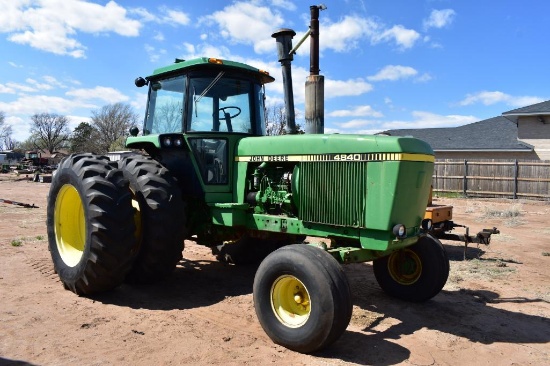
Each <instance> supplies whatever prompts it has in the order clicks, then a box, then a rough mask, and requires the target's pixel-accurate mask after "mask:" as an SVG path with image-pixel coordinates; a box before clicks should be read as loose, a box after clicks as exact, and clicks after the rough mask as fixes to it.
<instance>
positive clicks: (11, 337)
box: [0, 175, 550, 366]
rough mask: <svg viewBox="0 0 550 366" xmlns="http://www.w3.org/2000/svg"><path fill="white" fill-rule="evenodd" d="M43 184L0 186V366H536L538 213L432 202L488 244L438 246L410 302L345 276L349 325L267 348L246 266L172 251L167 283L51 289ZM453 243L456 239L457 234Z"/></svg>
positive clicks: (548, 314)
mask: <svg viewBox="0 0 550 366" xmlns="http://www.w3.org/2000/svg"><path fill="white" fill-rule="evenodd" d="M48 190H49V184H48V183H33V182H30V181H28V180H24V179H20V180H17V179H15V178H14V177H13V176H6V175H4V176H0V198H1V199H10V200H13V201H19V202H22V203H28V204H35V205H36V206H38V207H39V208H25V207H21V206H16V205H12V204H6V203H0V365H20V364H33V365H76V364H79V365H179V364H224V365H241V364H254V365H257V364H269V363H271V364H289V365H290V364H291V365H293V366H297V365H345V364H361V365H371V364H378V365H395V364H402V365H472V364H491V365H543V364H550V358H549V353H550V346H549V345H550V319H549V318H550V239H549V236H550V224H549V219H548V217H549V216H550V204H549V203H547V202H533V201H508V200H466V199H440V200H437V201H436V202H435V203H438V204H453V205H454V206H455V210H454V215H455V222H459V223H462V224H465V225H469V226H470V227H471V230H472V232H477V231H478V230H481V229H482V228H483V227H493V226H496V227H498V228H499V229H500V230H501V234H500V235H496V236H494V238H493V241H492V243H491V245H490V246H488V247H486V246H482V247H480V248H477V247H476V246H475V245H473V246H471V247H470V248H469V249H468V253H467V254H468V256H469V258H473V259H470V260H467V261H463V260H462V252H463V246H462V245H461V243H458V242H445V243H444V244H445V247H446V249H447V252H448V255H449V257H450V259H451V274H450V278H449V281H448V282H447V285H446V286H445V288H444V290H443V291H442V292H441V293H440V294H439V295H437V296H436V297H435V298H434V299H432V300H430V301H429V302H427V303H424V304H411V303H406V302H403V301H398V300H395V299H392V298H389V297H388V296H386V295H385V294H384V293H383V292H382V291H381V290H380V289H379V287H378V285H377V284H376V280H375V279H374V276H373V274H372V270H371V265H370V264H368V263H365V264H355V265H349V266H346V267H345V269H346V273H347V275H348V277H349V280H350V284H351V286H352V291H353V296H354V298H353V304H354V311H353V317H352V321H351V323H350V325H349V327H348V328H347V330H346V332H345V333H344V334H343V336H342V337H341V338H340V339H339V340H338V341H337V342H336V343H334V344H333V345H332V346H331V347H329V348H328V349H326V350H324V351H322V352H319V353H316V354H314V355H302V354H299V353H295V352H293V351H289V350H287V349H285V348H283V347H280V346H277V345H275V344H273V343H272V342H271V341H270V339H269V338H268V337H267V336H266V335H265V334H264V332H263V330H262V329H261V327H260V324H259V323H258V321H257V319H256V316H255V313H254V309H253V304H252V282H253V277H254V272H255V268H251V267H235V266H231V265H225V264H222V263H219V262H217V261H216V260H215V259H214V257H213V256H212V255H211V254H210V251H209V250H208V249H207V248H204V247H201V246H198V245H196V244H194V243H193V242H187V243H186V249H185V251H184V253H183V254H184V259H183V260H182V261H181V263H180V264H179V265H178V268H177V269H176V271H175V273H174V275H173V276H172V277H171V278H169V279H168V280H166V281H164V282H162V283H160V284H157V285H148V286H129V285H123V286H121V287H120V288H118V289H116V290H114V291H112V292H109V293H106V294H102V295H101V296H97V297H94V298H85V297H78V296H76V295H75V294H73V293H71V292H69V291H66V290H64V289H63V286H62V285H61V283H60V282H59V280H58V278H57V275H56V274H54V272H53V268H52V264H51V260H50V255H49V252H48V249H47V240H46V227H45V220H46V197H47V194H48ZM457 231H458V232H460V230H457Z"/></svg>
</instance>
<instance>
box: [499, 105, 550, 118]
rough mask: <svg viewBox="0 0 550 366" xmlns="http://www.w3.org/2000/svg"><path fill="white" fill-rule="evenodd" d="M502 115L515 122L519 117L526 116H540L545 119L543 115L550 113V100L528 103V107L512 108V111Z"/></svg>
mask: <svg viewBox="0 0 550 366" xmlns="http://www.w3.org/2000/svg"><path fill="white" fill-rule="evenodd" d="M502 115H503V116H504V117H506V118H508V119H509V120H510V121H512V122H514V123H515V124H517V123H518V118H519V117H525V116H539V117H540V118H541V119H542V121H544V119H543V116H548V115H550V100H547V101H546V102H542V103H537V104H532V105H528V106H527V107H522V108H517V109H512V110H511V111H508V112H504V113H502Z"/></svg>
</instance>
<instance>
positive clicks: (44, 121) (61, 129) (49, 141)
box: [31, 113, 70, 154]
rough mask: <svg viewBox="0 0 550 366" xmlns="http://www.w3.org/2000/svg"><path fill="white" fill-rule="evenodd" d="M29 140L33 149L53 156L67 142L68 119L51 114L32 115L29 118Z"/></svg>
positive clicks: (68, 132)
mask: <svg viewBox="0 0 550 366" xmlns="http://www.w3.org/2000/svg"><path fill="white" fill-rule="evenodd" d="M31 121H32V126H31V138H32V142H33V145H34V148H36V149H38V150H43V151H44V150H48V151H49V152H50V153H51V154H53V153H54V152H55V151H57V150H58V149H60V148H62V147H64V145H65V144H66V143H67V141H68V140H69V134H70V131H69V128H68V125H69V119H68V118H67V117H65V116H60V115H57V114H53V113H40V114H34V115H33V116H32V117H31Z"/></svg>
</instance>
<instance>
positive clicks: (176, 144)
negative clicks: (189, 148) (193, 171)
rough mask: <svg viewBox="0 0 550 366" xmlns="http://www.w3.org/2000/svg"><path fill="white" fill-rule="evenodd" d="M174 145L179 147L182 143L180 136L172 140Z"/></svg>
mask: <svg viewBox="0 0 550 366" xmlns="http://www.w3.org/2000/svg"><path fill="white" fill-rule="evenodd" d="M174 145H175V146H176V147H181V145H183V140H182V139H181V138H177V139H175V140H174Z"/></svg>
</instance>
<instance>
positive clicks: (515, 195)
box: [514, 159, 519, 199]
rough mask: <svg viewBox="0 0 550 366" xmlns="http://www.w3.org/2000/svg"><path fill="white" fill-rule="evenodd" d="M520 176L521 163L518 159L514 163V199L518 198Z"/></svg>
mask: <svg viewBox="0 0 550 366" xmlns="http://www.w3.org/2000/svg"><path fill="white" fill-rule="evenodd" d="M518 176H519V163H518V159H516V160H515V164H514V199H517V198H518Z"/></svg>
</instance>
